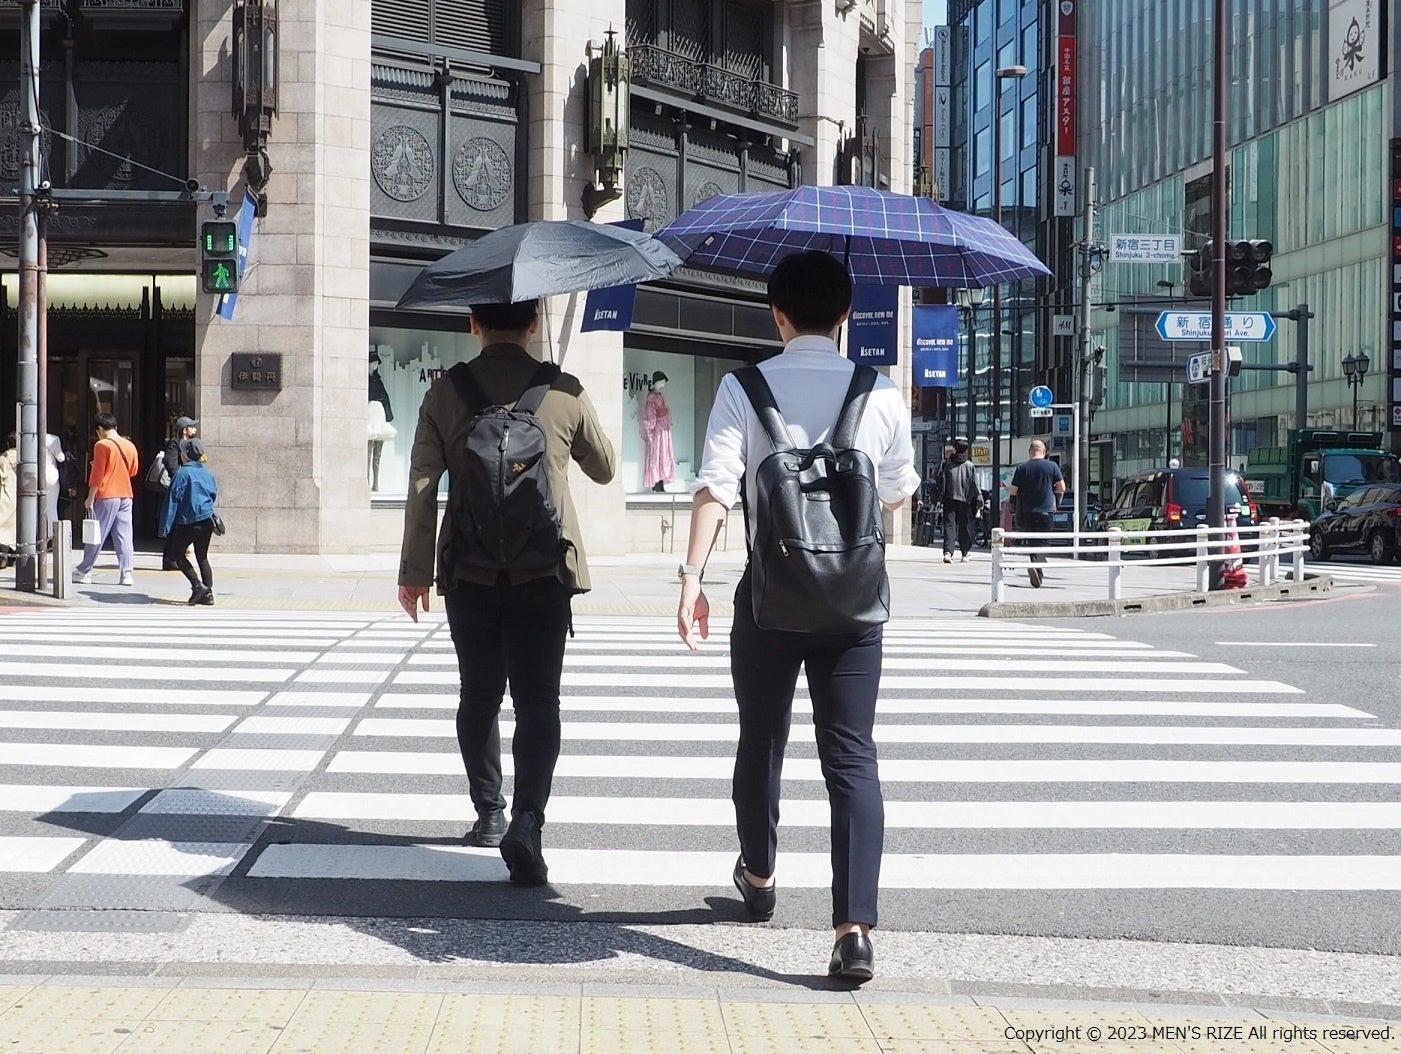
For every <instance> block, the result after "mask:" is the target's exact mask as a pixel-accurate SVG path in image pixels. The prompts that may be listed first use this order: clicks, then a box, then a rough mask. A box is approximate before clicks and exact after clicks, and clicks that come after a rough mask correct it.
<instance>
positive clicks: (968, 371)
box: [953, 288, 987, 443]
mask: <svg viewBox="0 0 1401 1054" xmlns="http://www.w3.org/2000/svg"><path fill="white" fill-rule="evenodd" d="M986 295H987V290H985V289H982V288H974V289H955V290H954V291H953V302H954V303H955V304H957V305H958V307H959V309H960V310H962V311H966V312H967V313H968V338H967V342H966V347H967V361H966V364H965V372H964V382H965V384H966V385H967V390H968V441H969V442H970V443H971V442H972V441H973V435H974V427H975V426H974V422H975V418H974V414H975V413H976V412H977V393H976V392H975V391H974V387H973V378H974V374H975V373H976V372H977V369H978V330H977V325H976V321H977V317H978V308H980V307H982V306H983V298H984V297H985V296H986Z"/></svg>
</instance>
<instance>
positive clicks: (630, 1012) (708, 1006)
mask: <svg viewBox="0 0 1401 1054" xmlns="http://www.w3.org/2000/svg"><path fill="white" fill-rule="evenodd" d="M580 1011H581V1014H580V1018H581V1025H582V1028H583V1031H584V1033H585V1034H586V1035H587V1034H588V1033H589V1032H592V1031H594V1030H596V1029H606V1030H613V1031H630V1030H633V1029H642V1030H645V1031H648V1032H713V1033H716V1034H718V1035H724V1034H725V1019H724V1017H723V1015H721V1013H720V1001H719V1000H718V999H638V998H628V999H621V998H611V997H598V996H588V997H585V999H584V1001H583V1004H582V1006H581V1007H580Z"/></svg>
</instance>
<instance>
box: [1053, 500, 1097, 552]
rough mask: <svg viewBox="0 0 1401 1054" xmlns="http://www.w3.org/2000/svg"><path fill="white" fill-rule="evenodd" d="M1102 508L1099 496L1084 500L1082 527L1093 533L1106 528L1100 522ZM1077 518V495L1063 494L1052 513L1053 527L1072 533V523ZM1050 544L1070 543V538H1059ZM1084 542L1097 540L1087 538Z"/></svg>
mask: <svg viewBox="0 0 1401 1054" xmlns="http://www.w3.org/2000/svg"><path fill="white" fill-rule="evenodd" d="M1101 511H1102V510H1101V509H1100V507H1099V501H1098V499H1097V498H1095V497H1093V496H1090V497H1086V498H1085V499H1083V500H1082V502H1081V505H1080V529H1081V530H1082V531H1084V532H1087V533H1091V534H1093V533H1094V532H1095V531H1100V530H1103V529H1104V526H1103V524H1102V523H1101V522H1100V516H1101ZM1074 520H1075V495H1073V494H1062V495H1061V496H1060V500H1059V501H1058V502H1057V504H1056V511H1055V512H1054V513H1052V514H1051V529H1052V530H1055V531H1065V532H1066V533H1067V534H1069V533H1070V530H1071V523H1072V522H1074ZM1048 544H1050V545H1070V544H1071V540H1070V539H1069V538H1066V539H1060V538H1057V539H1055V540H1054V541H1051V542H1049V543H1048ZM1083 544H1085V545H1094V544H1096V542H1094V541H1090V540H1088V539H1087V540H1086V541H1085V542H1084V543H1083Z"/></svg>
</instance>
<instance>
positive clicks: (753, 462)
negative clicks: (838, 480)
mask: <svg viewBox="0 0 1401 1054" xmlns="http://www.w3.org/2000/svg"><path fill="white" fill-rule="evenodd" d="M855 368H856V366H855V364H854V363H852V362H851V361H849V360H848V359H846V358H845V357H844V356H843V355H842V353H841V352H840V351H838V350H837V345H836V344H834V343H833V342H832V341H831V340H829V339H828V338H827V337H819V336H810V335H804V336H798V337H794V338H793V339H792V340H791V341H789V342H788V345H787V347H785V348H784V349H783V352H782V354H779V355H776V356H774V357H773V358H771V359H766V360H765V361H764V362H761V363H760V364H759V370H760V372H762V373H763V375H764V380H766V381H768V383H769V387H770V388H771V389H772V390H773V397H774V402H776V403H777V404H778V410H779V413H781V414H782V415H783V419H784V421H786V422H787V424H788V432H789V434H790V435H791V436H792V437H793V445H794V446H795V447H797V448H798V449H799V450H804V449H807V448H809V447H812V446H815V445H816V444H818V443H821V442H823V441H824V440H826V439H827V438H828V437H829V436H830V435H831V433H832V431H833V429H835V428H836V425H837V415H838V413H840V411H841V407H842V399H843V398H844V397H845V396H846V389H847V386H848V385H849V384H850V383H851V374H852V371H853V370H854V369H855ZM854 445H855V447H856V448H857V449H858V450H861V451H863V452H864V453H865V454H866V456H867V457H869V458H870V459H871V464H872V465H874V466H875V470H876V490H877V491H878V492H879V494H880V498H881V500H882V501H885V502H889V503H890V504H892V505H893V504H895V503H897V502H899V501H902V500H903V499H905V498H907V497H909V496H910V495H911V494H913V493H914V492H915V491H916V490H918V489H919V484H920V476H919V473H918V472H917V471H915V466H914V444H913V442H912V441H911V439H910V414H909V410H908V409H907V408H906V406H905V400H904V398H903V397H902V396H901V395H900V389H899V388H897V387H896V386H895V382H894V381H892V380H891V379H890V378H889V377H885V376H879V375H878V376H877V378H876V386H875V389H874V390H873V391H872V392H871V394H870V395H869V396H868V397H867V399H866V408H865V411H864V412H863V413H862V414H861V422H860V424H859V425H858V426H857V429H856V440H855V443H854ZM771 453H773V444H772V443H770V442H769V437H768V433H766V432H765V431H764V426H763V425H762V424H760V423H759V415H758V414H756V413H755V412H754V407H753V406H752V405H751V404H750V402H749V397H748V396H747V395H745V394H744V389H743V388H741V387H740V385H739V382H738V381H737V380H735V378H734V375H733V374H727V375H726V376H725V377H724V379H723V380H721V382H720V390H719V391H718V392H716V394H715V405H714V406H713V407H712V408H711V411H710V421H709V423H708V424H707V426H706V430H705V452H704V454H703V455H702V457H701V467H700V471H699V472H698V473H697V474H696V481H695V483H693V484H692V485H691V492H692V493H693V494H694V493H696V492H698V491H700V490H706V489H708V490H709V491H710V493H711V495H712V496H713V497H715V498H716V500H718V501H720V502H723V503H724V505H725V506H726V507H727V508H728V507H730V506H732V505H734V503H735V502H736V501H737V500H739V481H740V477H741V476H745V477H746V482H745V488H746V490H747V491H748V492H750V493H752V492H753V490H754V487H755V482H754V474H755V471H756V470H757V469H758V467H759V462H761V461H763V460H764V458H766V457H767V456H768V455H769V454H771Z"/></svg>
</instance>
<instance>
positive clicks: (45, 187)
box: [38, 179, 54, 194]
mask: <svg viewBox="0 0 1401 1054" xmlns="http://www.w3.org/2000/svg"><path fill="white" fill-rule="evenodd" d="M53 188H54V185H53V183H52V182H50V181H49V180H47V179H43V180H40V181H39V187H38V190H39V193H41V194H44V193H47V192H48V191H50V190H53Z"/></svg>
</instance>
